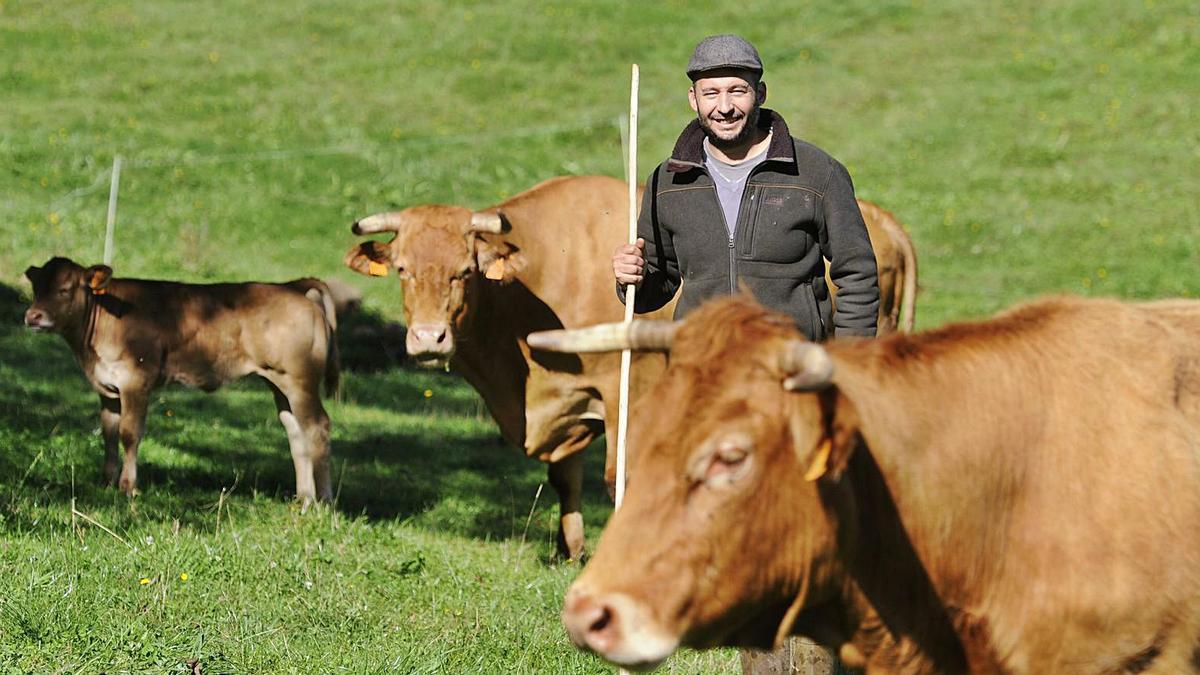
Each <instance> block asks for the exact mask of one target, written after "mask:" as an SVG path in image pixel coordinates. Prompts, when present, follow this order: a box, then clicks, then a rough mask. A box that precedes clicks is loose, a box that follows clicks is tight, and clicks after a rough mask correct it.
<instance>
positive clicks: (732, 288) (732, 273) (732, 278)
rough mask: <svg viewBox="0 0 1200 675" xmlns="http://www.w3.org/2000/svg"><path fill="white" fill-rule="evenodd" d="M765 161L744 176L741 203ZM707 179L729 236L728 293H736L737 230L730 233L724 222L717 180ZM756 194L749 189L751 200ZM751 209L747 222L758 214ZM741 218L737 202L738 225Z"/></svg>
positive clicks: (710, 177)
mask: <svg viewBox="0 0 1200 675" xmlns="http://www.w3.org/2000/svg"><path fill="white" fill-rule="evenodd" d="M765 163H766V161H763V162H759V164H758V166H756V167H754V168H753V169H752V170H751V171H750V174H749V175H748V176H746V184H745V186H744V187H743V188H742V190H743V192H742V202H743V203H744V202H745V201H746V193H745V190H747V189H750V188H753V187H754V186H753V185H751V184H750V179H751V178H753V177H754V174H756V173H758V171H759V169H761V168H762V165H763V164H765ZM700 169H701V171H703V172H704V173H705V174H706V175H707V174H708V167H705V166H701V167H700ZM708 180H709V182H710V183H711V184H712V191H713V199H715V200H717V212H719V213H720V214H721V223H722V224H723V225H725V235H726V236H727V237H729V294H730V295H736V294H737V244H736V242H735V239H736V238H737V230H734V231H733V232H732V233H731V232H730V231H729V223H728V222H726V220H725V209H724V208H723V207H722V206H721V195H720V194H719V193H718V192H717V182H716V181H715V180H713V177H712V176H711V175H709V176H708ZM756 196H757V195H756V191H755V190H751V191H750V201H751V202H753V201H755V197H756ZM751 210H752V209H751ZM751 210H747V212H746V214H747V216H748V217H747V218H746V219H745V220H746V221H747V222H748V221H749V220H750V217H749V216H751V215H753V216H754V217H757V215H758V214H757V213H754V214H751V213H750V211H751ZM742 220H743V219H742V204H738V220H737V226H738V227H743V226H744V225H745V223H743V222H742Z"/></svg>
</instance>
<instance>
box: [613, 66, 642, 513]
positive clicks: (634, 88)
mask: <svg viewBox="0 0 1200 675" xmlns="http://www.w3.org/2000/svg"><path fill="white" fill-rule="evenodd" d="M637 114H638V66H637V64H636V63H635V64H633V79H632V82H631V83H630V86H629V158H628V162H629V170H628V172H627V173H626V175H627V176H628V177H629V243H631V244H634V243H637V234H638V233H637V175H638V174H637ZM636 300H637V286H635V285H633V284H630V285H628V286H626V287H625V323H631V322H632V321H633V305H634V302H635V301H636ZM632 358H633V354H632V352H631V351H630V350H628V349H622V350H621V393H620V398H619V399H618V403H617V499H616V508H621V500H622V499H624V497H625V432H626V429H627V427H628V424H629V370H630V366H631V365H632Z"/></svg>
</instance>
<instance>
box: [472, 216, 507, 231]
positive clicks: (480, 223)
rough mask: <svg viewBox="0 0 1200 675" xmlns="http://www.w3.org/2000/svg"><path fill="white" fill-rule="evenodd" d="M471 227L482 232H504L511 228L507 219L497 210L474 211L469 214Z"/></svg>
mask: <svg viewBox="0 0 1200 675" xmlns="http://www.w3.org/2000/svg"><path fill="white" fill-rule="evenodd" d="M471 229H472V230H473V231H475V232H482V233H484V234H504V233H506V232H508V231H509V230H511V229H512V226H511V225H509V223H508V220H507V219H506V218H505V217H504V216H503V215H502V214H501V213H499V212H496V213H486V212H483V211H476V212H475V213H472V214H471Z"/></svg>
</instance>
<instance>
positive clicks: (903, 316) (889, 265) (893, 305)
mask: <svg viewBox="0 0 1200 675" xmlns="http://www.w3.org/2000/svg"><path fill="white" fill-rule="evenodd" d="M858 208H859V211H861V212H862V216H863V222H864V223H866V225H867V236H868V237H870V239H871V248H872V249H873V250H874V251H875V267H876V269H877V270H878V274H879V318H878V323H877V329H876V333H877V334H878V335H887V334H889V333H894V332H896V331H897V330H900V331H904V332H905V333H911V332H912V330H913V324H914V323H915V321H916V307H917V254H916V251H915V250H914V249H913V243H912V239H910V238H909V236H908V232H907V231H906V230H905V229H904V226H903V225H901V224H900V222H899V221H897V220H896V217H895V216H893V215H892V214H891V212H889V211H886V210H884V209H883V208H882V207H880V206H879V205H878V204H872V203H871V202H868V201H865V200H862V199H859V200H858ZM825 284H826V286H828V288H829V292H830V294H832V295H833V298H834V304H835V306H836V304H837V286H835V285H834V283H833V279H831V278H830V277H829V266H828V265H826V266H825Z"/></svg>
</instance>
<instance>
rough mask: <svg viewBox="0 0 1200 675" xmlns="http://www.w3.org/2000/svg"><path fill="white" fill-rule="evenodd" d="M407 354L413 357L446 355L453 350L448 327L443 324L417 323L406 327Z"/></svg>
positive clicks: (452, 341)
mask: <svg viewBox="0 0 1200 675" xmlns="http://www.w3.org/2000/svg"><path fill="white" fill-rule="evenodd" d="M406 342H407V347H408V353H409V354H411V355H413V356H421V355H425V354H430V355H446V354H450V353H451V352H453V350H454V340H453V339H452V338H451V335H450V326H449V325H448V324H444V323H418V324H413V325H411V326H409V327H408V337H407V339H406Z"/></svg>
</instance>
